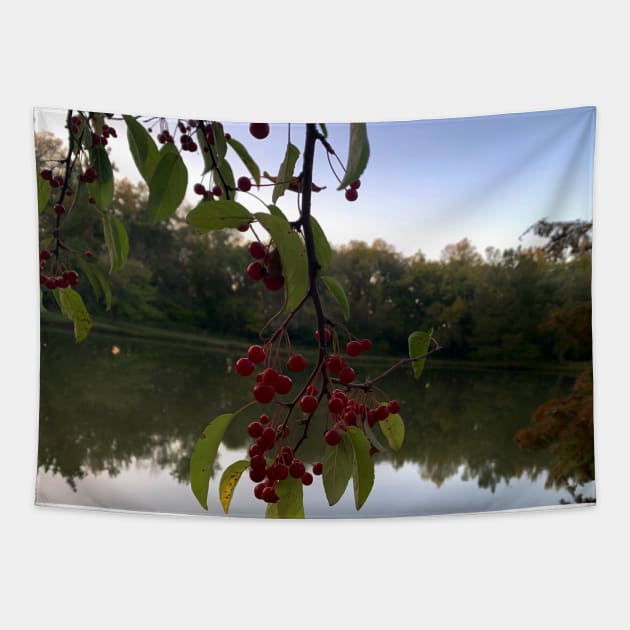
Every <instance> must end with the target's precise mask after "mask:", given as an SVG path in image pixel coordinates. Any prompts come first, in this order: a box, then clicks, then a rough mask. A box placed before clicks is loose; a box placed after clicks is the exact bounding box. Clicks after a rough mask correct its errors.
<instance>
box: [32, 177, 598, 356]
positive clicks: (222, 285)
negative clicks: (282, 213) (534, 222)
mask: <svg viewBox="0 0 630 630" xmlns="http://www.w3.org/2000/svg"><path fill="white" fill-rule="evenodd" d="M145 204H146V189H145V188H143V186H142V185H133V184H131V183H130V182H128V181H127V180H123V181H121V182H117V186H116V199H115V208H116V211H117V212H118V213H119V214H120V216H121V218H122V219H123V221H124V223H125V225H126V226H127V230H128V233H129V241H130V246H131V249H130V258H129V261H128V264H127V266H126V267H125V268H124V269H123V270H122V271H121V272H118V273H115V274H112V276H111V278H110V279H111V287H112V295H113V301H112V307H111V309H110V311H106V310H105V308H104V305H103V304H102V303H101V304H99V303H97V302H96V300H95V298H94V296H93V295H92V292H91V290H90V287H89V285H88V283H87V280H85V279H83V281H82V283H81V284H80V286H79V289H80V290H81V293H82V295H83V297H84V299H85V301H86V304H87V305H88V308H89V310H90V312H91V313H92V314H93V315H94V316H95V317H96V318H98V319H101V320H103V319H109V320H111V321H112V322H114V323H116V322H132V323H140V322H141V323H143V324H149V325H156V326H162V327H167V328H177V329H186V330H198V331H205V332H207V333H210V334H213V335H225V336H238V337H248V338H252V339H254V338H255V337H256V336H257V333H258V331H259V330H260V329H261V327H262V326H263V325H264V324H265V322H266V321H267V320H268V319H269V318H270V317H271V316H272V315H273V314H274V313H275V312H276V311H278V310H279V308H280V307H281V306H282V295H281V293H270V292H268V291H266V290H265V289H264V288H263V286H262V283H255V282H253V281H251V280H249V278H247V276H246V274H245V269H246V267H247V265H248V264H249V262H250V261H251V260H250V258H249V256H248V253H247V250H246V246H247V241H246V240H244V239H243V237H242V235H241V234H240V233H239V232H237V231H236V230H225V231H221V232H214V233H210V234H208V235H199V234H196V233H195V232H194V231H193V230H192V229H191V228H189V227H188V226H187V225H186V224H185V222H184V221H183V220H181V219H177V218H176V219H173V220H171V221H170V222H169V223H168V224H166V223H160V224H157V225H156V224H147V223H146V220H145V219H144V217H143V209H144V207H145ZM49 220H50V219H49V218H47V217H45V216H42V217H41V221H40V225H41V230H42V236H43V235H45V234H50V226H49V225H47V221H49ZM100 230H101V227H100V218H99V215H98V212H97V211H96V210H95V209H92V208H90V207H88V208H87V209H86V211H82V212H77V213H73V214H72V215H70V216H68V217H67V219H66V221H65V224H64V240H65V242H66V243H67V244H68V245H69V246H70V247H73V248H76V249H77V250H78V251H84V250H85V249H91V250H93V252H94V256H95V258H96V259H97V260H98V261H99V264H101V266H102V267H103V269H107V265H108V261H107V255H106V252H105V250H104V247H103V237H102V233H101V231H100ZM330 272H331V275H334V276H335V277H336V278H337V280H339V281H340V282H341V284H342V285H343V287H344V288H345V290H346V293H347V295H348V298H349V301H350V311H351V322H350V325H349V327H350V329H351V330H352V332H353V333H355V334H356V335H357V336H359V337H370V338H371V339H373V340H374V345H375V349H376V350H377V351H378V352H381V353H389V352H405V350H406V343H407V342H406V340H407V335H408V334H409V332H411V331H413V330H428V329H431V328H432V329H433V330H434V336H435V337H436V338H437V339H438V340H439V342H440V343H441V344H442V345H443V346H444V350H443V351H442V352H441V353H440V355H441V356H443V357H454V358H472V359H477V360H488V361H491V360H492V361H495V360H499V361H504V360H513V361H527V360H532V361H533V360H549V359H557V360H565V359H566V360H585V359H589V358H590V357H591V301H590V299H591V298H590V277H591V265H590V256H588V255H585V256H581V257H576V258H573V259H571V260H557V256H550V255H547V254H545V252H544V251H543V250H521V249H517V250H512V249H509V250H505V251H499V250H496V249H491V250H488V251H486V252H485V254H484V256H481V255H480V254H479V253H478V252H477V251H476V250H475V248H474V247H473V245H472V244H471V243H470V242H468V240H466V239H464V240H462V241H460V242H459V243H457V244H454V245H449V246H447V247H446V248H445V249H444V251H443V254H442V258H441V260H439V261H434V260H427V259H426V258H425V257H424V256H422V255H421V254H417V255H414V256H408V257H405V256H403V255H402V254H400V253H399V252H397V251H396V249H395V247H394V246H392V245H389V244H387V243H385V242H383V241H381V240H377V241H374V243H372V244H371V245H368V244H366V243H364V242H358V241H352V242H350V243H349V244H347V245H345V246H343V247H340V248H337V249H335V251H334V255H333V261H332V265H331V270H330ZM322 291H323V292H325V289H324V288H322ZM324 297H325V302H326V307H327V310H328V312H329V313H330V314H331V317H332V319H334V320H336V321H339V322H342V316H341V314H340V312H339V309H338V307H337V306H336V303H335V302H334V301H332V300H331V299H329V296H328V295H326V294H324ZM309 315H310V316H309ZM313 321H314V320H313V317H312V313H309V312H308V311H306V312H304V313H301V314H300V316H299V317H296V319H295V322H294V328H293V329H292V333H291V335H292V340H293V341H294V342H295V343H298V344H299V343H303V342H310V340H311V339H312V334H313Z"/></svg>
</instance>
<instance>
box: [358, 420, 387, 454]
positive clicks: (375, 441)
mask: <svg viewBox="0 0 630 630" xmlns="http://www.w3.org/2000/svg"><path fill="white" fill-rule="evenodd" d="M363 430H364V431H365V435H367V438H368V440H370V443H371V444H372V445H373V446H374V447H375V448H376V449H378V450H379V451H381V452H382V451H385V450H386V449H385V447H384V446H383V445H382V444H381V443H380V442H379V440H378V439H377V437H376V435H375V434H374V431H372V428H371V427H370V423H369V422H367V421H366V422H364V423H363Z"/></svg>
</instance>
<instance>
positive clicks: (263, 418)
mask: <svg viewBox="0 0 630 630" xmlns="http://www.w3.org/2000/svg"><path fill="white" fill-rule="evenodd" d="M258 422H260V423H261V424H269V423H270V422H271V418H270V417H269V416H268V415H267V414H266V413H263V414H262V416H260V418H258Z"/></svg>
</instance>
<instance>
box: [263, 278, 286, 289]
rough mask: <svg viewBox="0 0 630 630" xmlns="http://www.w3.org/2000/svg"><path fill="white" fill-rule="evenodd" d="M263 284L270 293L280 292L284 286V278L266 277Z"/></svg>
mask: <svg viewBox="0 0 630 630" xmlns="http://www.w3.org/2000/svg"><path fill="white" fill-rule="evenodd" d="M263 282H264V284H265V286H266V287H267V289H269V291H279V290H280V289H281V288H282V287H283V286H284V276H274V277H271V276H265V278H264V280H263Z"/></svg>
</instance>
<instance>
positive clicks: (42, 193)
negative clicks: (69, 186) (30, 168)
mask: <svg viewBox="0 0 630 630" xmlns="http://www.w3.org/2000/svg"><path fill="white" fill-rule="evenodd" d="M50 191H51V188H50V182H48V181H46V180H45V179H44V178H43V177H42V176H41V175H40V174H39V173H38V174H37V211H38V212H39V214H41V213H42V212H43V211H44V208H45V207H46V206H47V205H48V200H49V199H50Z"/></svg>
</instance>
